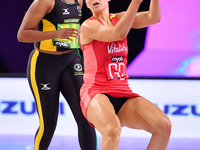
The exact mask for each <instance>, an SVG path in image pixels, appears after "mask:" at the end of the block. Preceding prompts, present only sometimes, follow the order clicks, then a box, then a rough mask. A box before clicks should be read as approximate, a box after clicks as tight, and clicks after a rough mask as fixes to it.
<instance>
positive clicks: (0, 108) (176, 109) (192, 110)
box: [0, 100, 200, 117]
mask: <svg viewBox="0 0 200 150" xmlns="http://www.w3.org/2000/svg"><path fill="white" fill-rule="evenodd" d="M59 105H60V106H59V114H60V115H64V114H65V112H66V111H65V107H64V103H63V102H60V104H59ZM156 105H157V104H156ZM157 106H158V107H159V105H157ZM160 108H161V109H162V110H163V112H164V113H165V114H167V115H172V116H190V115H193V116H197V117H200V107H198V105H196V104H193V105H182V104H172V105H163V107H160ZM0 113H1V114H11V115H14V114H19V113H22V114H24V115H33V114H35V113H36V106H35V102H26V101H14V100H13V101H12V100H3V101H0Z"/></svg>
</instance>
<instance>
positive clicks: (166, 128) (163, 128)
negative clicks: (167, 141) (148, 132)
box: [157, 116, 172, 138]
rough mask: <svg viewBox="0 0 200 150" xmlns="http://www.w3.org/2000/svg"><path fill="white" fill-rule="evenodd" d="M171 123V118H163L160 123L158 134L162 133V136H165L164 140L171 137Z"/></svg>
mask: <svg viewBox="0 0 200 150" xmlns="http://www.w3.org/2000/svg"><path fill="white" fill-rule="evenodd" d="M171 127H172V125H171V122H170V120H169V118H168V117H167V116H166V117H163V118H162V119H161V120H160V121H159V126H158V128H157V129H158V130H157V131H158V132H160V134H161V135H162V136H163V138H169V137H170V135H171Z"/></svg>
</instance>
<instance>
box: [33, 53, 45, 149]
mask: <svg viewBox="0 0 200 150" xmlns="http://www.w3.org/2000/svg"><path fill="white" fill-rule="evenodd" d="M38 55H39V51H37V50H36V51H35V53H34V54H33V57H32V59H31V69H30V76H31V77H30V78H31V85H32V88H33V92H34V95H35V99H36V102H37V103H36V105H37V108H38V115H39V120H40V128H39V130H38V133H37V135H36V137H35V148H34V149H35V150H39V146H40V141H41V139H42V135H43V133H44V120H43V114H42V107H41V103H40V95H39V92H38V87H37V83H36V79H35V69H36V62H37V58H38Z"/></svg>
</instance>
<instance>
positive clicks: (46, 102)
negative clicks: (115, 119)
mask: <svg viewBox="0 0 200 150" xmlns="http://www.w3.org/2000/svg"><path fill="white" fill-rule="evenodd" d="M80 19H81V8H80V6H79V3H78V2H75V3H73V4H66V3H64V2H63V1H61V0H55V5H54V8H53V9H52V11H51V12H50V13H48V14H46V15H45V16H44V18H43V19H42V20H41V22H40V23H39V24H38V26H37V29H36V30H39V31H43V32H47V31H53V30H59V29H62V28H76V29H79V26H80ZM34 46H35V49H34V50H33V51H32V53H31V54H30V57H29V61H28V67H27V77H28V80H29V84H30V87H31V90H32V93H33V95H34V98H35V103H36V107H37V112H38V115H39V121H40V126H39V128H38V130H37V133H36V136H35V150H47V149H48V146H49V144H50V142H51V139H52V137H53V134H54V131H55V128H56V124H57V117H58V110H59V95H60V92H61V93H62V94H63V96H64V98H65V99H66V101H67V102H68V104H69V107H70V108H71V111H72V113H73V115H74V118H75V120H76V122H77V126H78V136H79V144H80V147H81V149H82V150H96V141H95V139H96V135H95V131H94V129H93V128H92V127H91V126H90V125H89V124H88V122H87V121H86V119H85V118H84V116H83V114H82V112H81V108H80V94H79V90H80V88H81V86H82V84H83V62H82V59H81V58H80V55H79V53H78V48H79V45H78V39H75V38H74V39H73V42H71V41H69V40H66V39H49V40H44V41H40V42H36V43H34ZM38 49H40V50H42V51H48V52H57V51H59V52H62V51H63V53H62V54H60V55H54V54H48V53H44V52H41V51H39V50H38ZM71 50H72V51H71ZM68 51H71V52H69V53H65V52H68Z"/></svg>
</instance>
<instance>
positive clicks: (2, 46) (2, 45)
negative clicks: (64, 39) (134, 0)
mask: <svg viewBox="0 0 200 150" xmlns="http://www.w3.org/2000/svg"><path fill="white" fill-rule="evenodd" d="M149 1H150V0H144V1H143V3H142V4H141V6H140V9H139V11H143V10H148V8H149ZM130 2H131V0H125V1H122V0H112V1H110V2H109V3H110V12H111V13H115V12H120V11H125V10H126V9H127V7H128V5H129V4H130ZM31 3H32V0H0V18H1V24H0V73H13V74H23V73H26V65H27V61H28V57H29V54H30V52H31V51H32V50H33V48H34V47H33V44H32V43H20V42H18V41H17V31H18V29H19V26H20V23H21V21H22V19H23V16H24V14H25V12H26V11H27V9H28V7H29V6H30V4H31ZM90 15H91V14H90V12H89V10H88V9H87V8H86V6H85V5H83V17H82V22H83V21H84V20H85V19H87V18H88V17H90ZM146 30H147V28H144V29H137V30H135V29H131V31H130V33H129V35H128V46H129V58H128V63H130V62H131V61H132V60H133V59H134V58H135V57H136V56H137V55H138V54H139V53H140V52H141V51H142V49H143V47H144V42H145V36H146Z"/></svg>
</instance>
